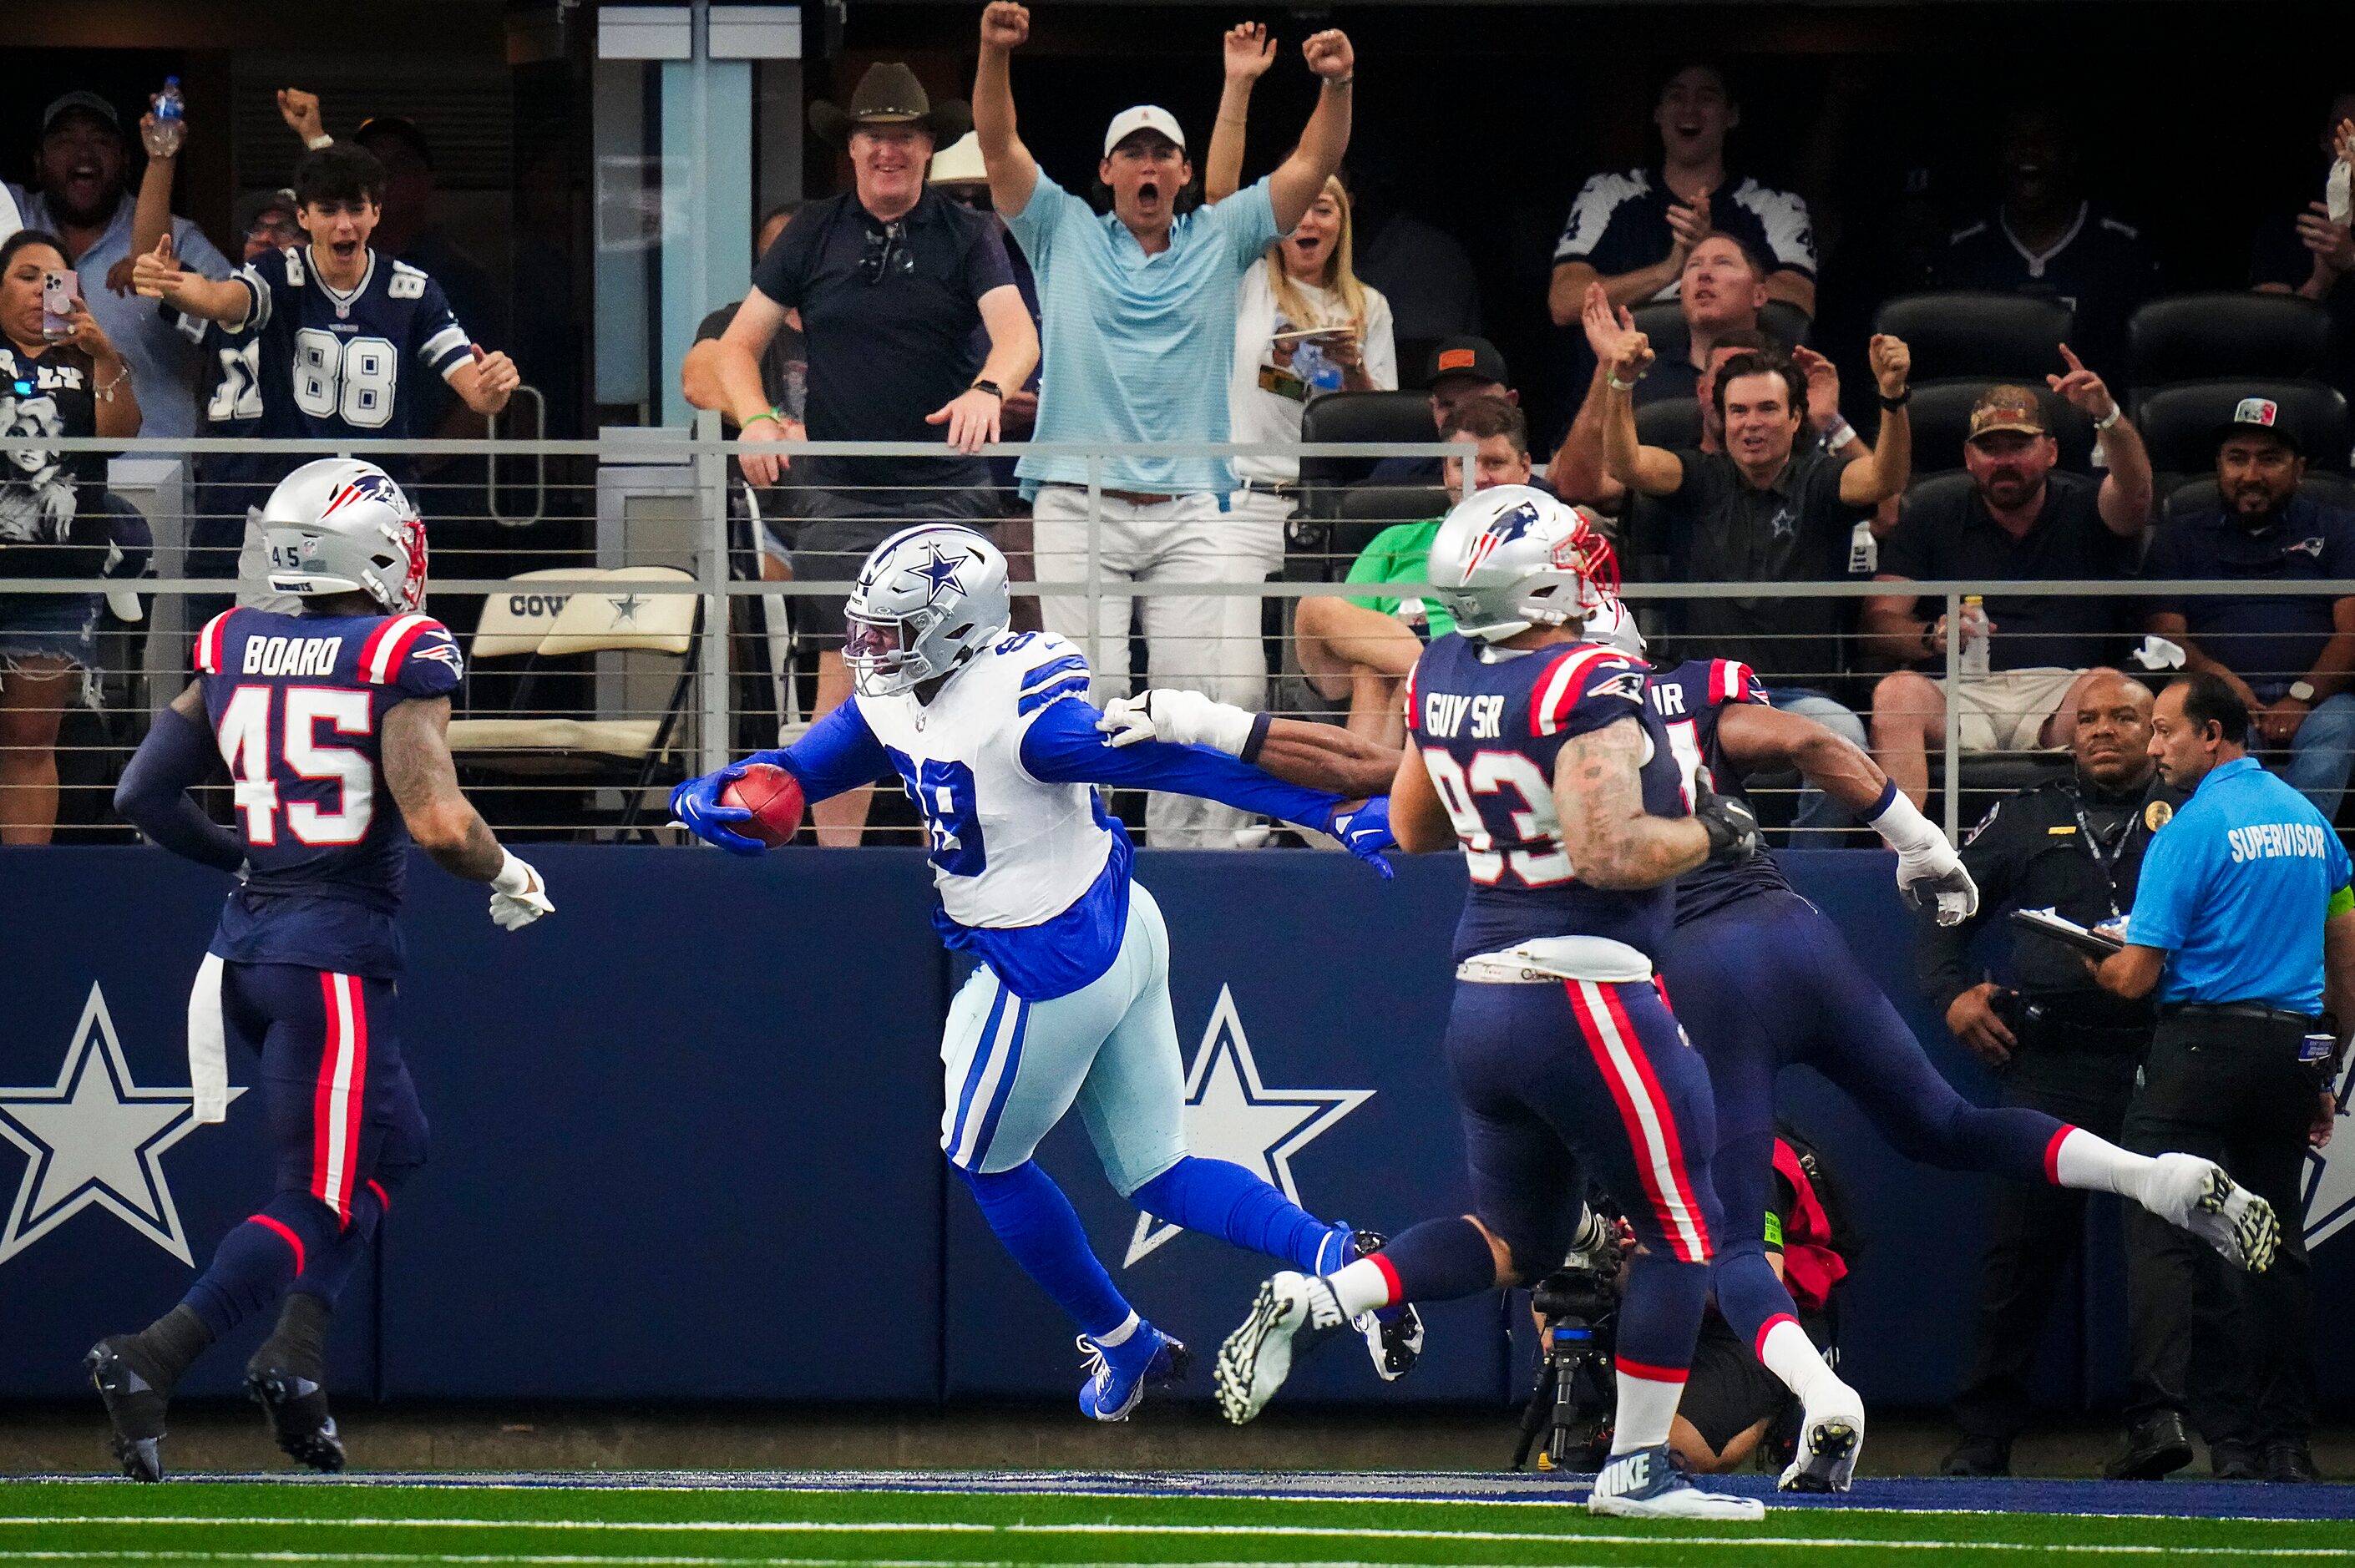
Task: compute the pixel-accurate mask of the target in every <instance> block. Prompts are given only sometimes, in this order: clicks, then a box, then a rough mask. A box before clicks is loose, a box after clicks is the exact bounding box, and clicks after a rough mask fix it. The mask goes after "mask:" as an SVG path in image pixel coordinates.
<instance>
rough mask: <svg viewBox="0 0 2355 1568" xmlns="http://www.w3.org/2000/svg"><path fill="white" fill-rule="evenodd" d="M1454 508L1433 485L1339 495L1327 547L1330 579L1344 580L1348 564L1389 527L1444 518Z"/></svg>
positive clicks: (1370, 487) (1387, 486)
mask: <svg viewBox="0 0 2355 1568" xmlns="http://www.w3.org/2000/svg"><path fill="white" fill-rule="evenodd" d="M1454 505H1455V497H1454V496H1453V495H1450V494H1449V493H1447V492H1446V491H1444V490H1442V489H1441V488H1440V487H1439V486H1437V485H1435V484H1433V485H1428V486H1423V485H1391V484H1380V485H1376V484H1367V485H1359V486H1358V487H1356V488H1355V489H1350V490H1345V491H1343V492H1342V493H1341V510H1340V514H1339V515H1338V516H1337V517H1336V518H1334V520H1333V526H1332V535H1331V539H1330V544H1329V546H1328V548H1330V550H1331V551H1332V555H1333V563H1334V567H1333V576H1334V577H1347V576H1348V571H1349V564H1350V563H1351V562H1352V561H1355V560H1356V559H1357V558H1358V556H1359V552H1360V551H1362V550H1364V549H1365V547H1366V546H1368V545H1369V544H1371V543H1373V539H1374V535H1377V534H1379V533H1380V532H1381V531H1382V530H1383V529H1385V528H1387V527H1389V526H1390V525H1391V524H1393V523H1421V522H1423V521H1425V520H1427V519H1429V518H1433V517H1444V516H1446V515H1447V510H1448V508H1449V507H1451V506H1454Z"/></svg>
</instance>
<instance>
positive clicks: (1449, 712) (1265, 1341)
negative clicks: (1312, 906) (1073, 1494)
mask: <svg viewBox="0 0 2355 1568" xmlns="http://www.w3.org/2000/svg"><path fill="white" fill-rule="evenodd" d="M1429 569H1430V574H1431V580H1432V584H1433V587H1434V588H1437V589H1438V591H1439V597H1440V599H1442V600H1443V601H1444V603H1445V604H1446V606H1447V609H1448V611H1449V613H1450V614H1452V615H1453V616H1454V617H1455V624H1456V630H1455V632H1452V633H1450V634H1449V635H1447V636H1445V637H1441V638H1436V639H1434V640H1433V642H1432V644H1431V646H1430V647H1429V648H1428V649H1426V650H1424V652H1423V658H1422V659H1421V661H1420V662H1417V664H1416V665H1415V669H1414V673H1413V675H1412V677H1411V678H1410V680H1409V682H1408V684H1407V722H1408V726H1409V734H1410V736H1411V740H1410V744H1409V747H1408V749H1407V751H1406V754H1405V756H1404V757H1403V758H1401V760H1400V763H1399V767H1398V775H1397V779H1396V781H1395V783H1394V784H1393V786H1392V789H1391V826H1392V831H1393V832H1395V833H1396V834H1397V836H1398V842H1399V846H1400V847H1401V848H1402V849H1405V850H1409V851H1414V852H1427V851H1433V850H1439V849H1443V848H1453V847H1455V846H1456V845H1457V844H1458V843H1459V842H1460V843H1461V845H1462V848H1463V852H1464V857H1465V866H1466V869H1467V870H1468V871H1469V872H1470V874H1471V879H1472V887H1471V891H1470V893H1469V895H1468V896H1467V897H1466V899H1465V906H1464V916H1463V920H1462V922H1461V923H1460V924H1459V925H1458V926H1457V927H1456V936H1455V960H1456V970H1455V980H1456V983H1455V1000H1454V1002H1453V1004H1452V1006H1451V1009H1450V1012H1449V1018H1448V1025H1447V1038H1446V1047H1445V1048H1446V1053H1447V1061H1448V1067H1449V1071H1450V1074H1451V1075H1452V1077H1453V1078H1454V1080H1455V1093H1456V1098H1457V1101H1458V1105H1459V1107H1460V1109H1461V1112H1462V1116H1463V1122H1464V1137H1465V1148H1466V1151H1467V1153H1468V1155H1469V1158H1470V1164H1471V1176H1472V1191H1473V1208H1474V1212H1473V1213H1470V1214H1465V1215H1462V1216H1458V1217H1451V1218H1447V1219H1439V1220H1426V1221H1424V1222H1423V1223H1422V1224H1417V1225H1415V1226H1413V1227H1412V1228H1411V1229H1409V1230H1408V1231H1406V1232H1405V1233H1404V1234H1401V1235H1400V1236H1399V1237H1398V1238H1397V1239H1396V1240H1394V1241H1392V1242H1391V1244H1390V1245H1389V1246H1388V1247H1386V1248H1385V1249H1384V1250H1383V1251H1382V1252H1380V1253H1378V1254H1376V1255H1373V1256H1371V1257H1368V1258H1364V1259H1361V1260H1359V1261H1358V1262H1355V1263H1352V1264H1349V1265H1348V1266H1345V1267H1343V1268H1340V1269H1338V1270H1325V1271H1322V1272H1321V1273H1309V1272H1306V1271H1303V1272H1300V1273H1284V1274H1278V1275H1277V1276H1275V1277H1273V1279H1270V1280H1269V1281H1268V1282H1267V1283H1266V1284H1265V1285H1263V1286H1262V1287H1260V1293H1259V1298H1258V1299H1257V1301H1256V1302H1255V1303H1254V1304H1253V1306H1252V1313H1251V1316H1250V1318H1249V1319H1247V1320H1245V1322H1244V1323H1243V1325H1242V1327H1241V1328H1240V1329H1237V1330H1235V1331H1234V1333H1233V1334H1231V1336H1229V1338H1228V1340H1227V1341H1226V1344H1225V1345H1224V1346H1223V1347H1222V1348H1221V1349H1220V1352H1219V1364H1218V1392H1219V1402H1220V1406H1221V1407H1222V1408H1223V1409H1224V1410H1225V1412H1226V1414H1227V1416H1228V1419H1230V1420H1231V1421H1235V1422H1243V1421H1248V1420H1250V1419H1251V1418H1252V1417H1253V1416H1254V1415H1256V1414H1259V1412H1260V1411H1261V1409H1262V1408H1263V1407H1264V1406H1265V1404H1267V1401H1268V1400H1269V1398H1270V1397H1271V1396H1273V1393H1275V1391H1276V1390H1277V1388H1279V1387H1280V1386H1281V1385H1282V1384H1283V1383H1284V1377H1285V1375H1286V1374H1287V1372H1289V1371H1290V1368H1291V1364H1292V1360H1293V1352H1294V1343H1293V1341H1294V1340H1295V1336H1297V1335H1299V1334H1301V1333H1302V1332H1303V1331H1304V1330H1323V1329H1327V1328H1330V1327H1332V1326H1334V1325H1337V1324H1338V1323H1340V1322H1341V1321H1343V1320H1344V1319H1348V1318H1350V1317H1352V1316H1354V1315H1356V1314H1359V1313H1364V1312H1368V1311H1370V1310H1374V1309H1377V1308H1393V1307H1396V1306H1399V1305H1401V1304H1402V1303H1405V1302H1412V1301H1444V1300H1450V1299H1454V1298H1458V1297H1464V1296H1471V1295H1475V1294H1477V1293H1478V1292H1481V1291H1485V1290H1490V1289H1500V1288H1505V1287H1511V1286H1515V1285H1519V1284H1522V1283H1525V1282H1528V1281H1531V1280H1534V1279H1536V1278H1538V1277H1540V1276H1541V1275H1543V1274H1545V1273H1547V1272H1548V1271H1549V1270H1550V1269H1552V1268H1553V1267H1555V1266H1557V1265H1558V1264H1559V1263H1560V1262H1561V1258H1562V1256H1563V1255H1564V1254H1565V1253H1566V1252H1567V1251H1568V1249H1569V1246H1570V1243H1571V1240H1572V1235H1571V1222H1572V1220H1573V1219H1574V1218H1575V1216H1576V1215H1577V1213H1578V1209H1579V1204H1578V1194H1579V1184H1580V1171H1581V1170H1582V1168H1583V1169H1584V1170H1585V1171H1587V1172H1589V1173H1591V1174H1592V1175H1593V1176H1594V1177H1595V1178H1597V1179H1598V1180H1600V1181H1602V1183H1603V1185H1604V1187H1605V1188H1606V1189H1607V1190H1608V1191H1609V1192H1611V1194H1612V1195H1613V1196H1614V1198H1615V1199H1617V1200H1618V1202H1620V1204H1621V1206H1622V1207H1623V1209H1624V1210H1625V1213H1626V1215H1627V1217H1628V1219H1629V1221H1630V1223H1631V1224H1633V1225H1634V1227H1635V1230H1636V1236H1637V1238H1638V1239H1639V1240H1640V1241H1641V1242H1642V1244H1643V1246H1642V1250H1641V1251H1640V1252H1638V1253H1637V1254H1636V1256H1635V1258H1634V1260H1633V1261H1632V1262H1631V1264H1630V1265H1629V1267H1628V1273H1627V1285H1626V1290H1625V1297H1624V1304H1623V1306H1622V1307H1621V1309H1620V1318H1619V1338H1618V1354H1617V1359H1616V1377H1617V1383H1618V1408H1617V1414H1616V1420H1615V1425H1614V1434H1613V1438H1612V1447H1611V1457H1610V1460H1609V1462H1608V1463H1606V1464H1605V1465H1604V1467H1603V1471H1602V1473H1601V1474H1600V1475H1599V1476H1597V1477H1596V1478H1595V1482H1594V1490H1593V1494H1592V1496H1591V1498H1590V1502H1589V1506H1590V1507H1591V1508H1593V1510H1594V1511H1595V1512H1597V1513H1604V1514H1617V1515H1625V1516H1630V1517H1637V1518H1662V1519H1706V1520H1752V1519H1757V1518H1759V1517H1760V1516H1761V1515H1762V1513H1763V1512H1764V1510H1763V1509H1762V1508H1761V1507H1760V1505H1759V1504H1758V1503H1757V1502H1756V1501H1754V1500H1753V1499H1747V1498H1735V1497H1727V1496H1724V1495H1721V1494H1718V1493H1711V1492H1704V1491H1701V1490H1700V1489H1698V1488H1696V1487H1695V1486H1694V1485H1693V1484H1692V1483H1691V1482H1690V1481H1689V1480H1688V1479H1687V1478H1685V1477H1684V1475H1683V1474H1682V1473H1681V1472H1679V1471H1678V1469H1677V1468H1676V1467H1675V1466H1674V1465H1673V1464H1672V1463H1671V1462H1670V1459H1669V1455H1668V1433H1669V1426H1670V1424H1671V1423H1672V1422H1673V1421H1674V1420H1675V1417H1676V1412H1677V1400H1678V1395H1679V1394H1680V1393H1682V1392H1683V1389H1684V1383H1685V1376H1686V1372H1687V1370H1688V1368H1689V1366H1690V1364H1691V1361H1692V1355H1693V1345H1694V1341H1695V1339H1696V1336H1697V1335H1698V1334H1699V1332H1700V1320H1701V1310H1702V1306H1703V1302H1704V1300H1705V1298H1706V1297H1707V1295H1708V1292H1709V1272H1710V1269H1709V1266H1710V1258H1711V1256H1712V1255H1714V1253H1715V1250H1716V1247H1717V1245H1719V1234H1720V1229H1721V1227H1720V1224H1719V1221H1718V1209H1717V1195H1716V1192H1715V1190H1714V1188H1713V1187H1712V1186H1711V1183H1710V1168H1709V1154H1710V1150H1711V1149H1712V1148H1714V1147H1715V1145H1716V1142H1717V1130H1716V1124H1715V1118H1714V1113H1713V1111H1712V1109H1711V1107H1710V1090H1709V1075H1708V1074H1707V1072H1706V1071H1705V1070H1704V1069H1703V1068H1702V1065H1701V1062H1700V1056H1699V1055H1698V1054H1695V1052H1694V1051H1693V1049H1692V1047H1691V1046H1690V1045H1689V1044H1687V1043H1686V1042H1685V1040H1684V1038H1683V1035H1682V1032H1681V1031H1680V1030H1679V1029H1678V1025H1677V1021H1676V1018H1675V1016H1674V1015H1673V1014H1671V1013H1670V1012H1669V1011H1668V1000H1667V998H1666V997H1665V996H1664V995H1663V994H1662V993H1661V991H1659V989H1658V987H1657V981H1656V980H1655V978H1654V976H1655V969H1656V966H1657V963H1658V961H1659V959H1660V957H1661V956H1662V954H1663V953H1664V952H1665V951H1666V950H1667V948H1668V935H1669V928H1670V925H1671V922H1672V919H1673V916H1674V913H1675V897H1676V895H1675V893H1674V890H1673V888H1672V886H1671V884H1672V882H1673V881H1674V879H1675V878H1676V876H1677V875H1678V874H1679V873H1682V872H1687V871H1690V870H1692V869H1693V868H1694V867H1696V866H1699V865H1700V864H1702V863H1705V862H1708V861H1710V860H1732V861H1740V860H1746V859H1748V858H1750V857H1752V856H1753V855H1755V854H1756V853H1758V829H1757V824H1756V822H1755V821H1753V820H1752V818H1751V816H1750V813H1749V811H1748V810H1747V809H1746V808H1745V807H1743V806H1742V805H1741V804H1740V803H1739V802H1733V801H1725V800H1719V799H1717V798H1716V797H1714V796H1712V795H1710V793H1709V792H1708V791H1707V790H1706V789H1703V790H1702V791H1701V793H1700V797H1699V799H1697V800H1694V801H1693V802H1692V803H1691V804H1690V805H1688V804H1687V801H1686V799H1685V794H1684V790H1683V788H1682V780H1681V779H1679V778H1678V768H1677V763H1676V758H1675V756H1674V755H1673V753H1672V752H1671V750H1670V748H1669V746H1668V734H1667V732H1666V731H1665V730H1664V729H1662V727H1661V726H1660V721H1659V718H1658V715H1656V714H1654V713H1653V711H1652V707H1651V704H1650V702H1649V701H1648V700H1647V696H1646V673H1645V669H1644V666H1643V664H1642V663H1641V662H1639V661H1636V660H1634V659H1630V658H1627V657H1625V655H1623V654H1621V653H1618V652H1615V651H1614V650H1612V649H1609V648H1606V647H1602V646H1599V645H1596V644H1593V643H1588V642H1583V641H1582V635H1583V634H1582V630H1581V628H1582V625H1583V624H1584V622H1585V620H1587V618H1588V617H1589V616H1591V615H1593V614H1594V613H1595V612H1596V611H1597V610H1598V609H1601V608H1602V607H1603V605H1604V603H1605V602H1607V595H1608V592H1609V590H1610V589H1611V588H1614V587H1615V586H1616V585H1617V577H1618V573H1617V569H1616V567H1615V566H1614V564H1613V562H1612V558H1611V549H1610V546H1609V545H1608V544H1606V543H1605V542H1604V540H1603V539H1602V538H1601V536H1600V535H1596V534H1594V533H1593V530H1592V529H1590V528H1589V527H1588V526H1587V524H1586V521H1585V519H1584V518H1583V517H1582V515H1581V514H1579V513H1578V512H1576V511H1575V510H1574V509H1572V508H1571V507H1568V506H1565V505H1563V504H1562V503H1560V502H1558V501H1556V500H1555V499H1553V498H1552V497H1551V496H1550V495H1547V494H1546V493H1543V492H1541V491H1535V490H1530V489H1529V488H1527V487H1524V486H1520V485H1499V486H1497V487H1496V488H1494V489H1491V490H1487V491H1483V492H1481V493H1479V494H1477V495H1476V496H1474V497H1472V498H1471V499H1470V500H1468V501H1465V503H1463V504H1461V505H1459V506H1458V507H1456V508H1455V511H1454V512H1452V513H1451V514H1449V515H1448V518H1447V521H1446V522H1445V523H1444V524H1443V525H1442V526H1441V528H1440V530H1439V534H1438V535H1437V537H1436V538H1434V539H1433V542H1432V547H1431V560H1430V568H1429Z"/></svg>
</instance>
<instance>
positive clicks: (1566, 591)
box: [1429, 484, 1619, 642]
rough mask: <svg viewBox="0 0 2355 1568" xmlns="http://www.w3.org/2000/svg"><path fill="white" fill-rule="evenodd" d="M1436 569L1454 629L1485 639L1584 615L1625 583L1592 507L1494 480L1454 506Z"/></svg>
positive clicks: (1438, 541)
mask: <svg viewBox="0 0 2355 1568" xmlns="http://www.w3.org/2000/svg"><path fill="white" fill-rule="evenodd" d="M1429 570H1430V573H1431V586H1432V587H1433V588H1436V589H1437V590H1438V592H1439V599H1440V602H1441V603H1443V604H1444V605H1445V606H1446V607H1447V613H1448V614H1450V615H1452V616H1454V617H1455V630H1458V631H1461V632H1462V633H1463V634H1464V635H1465V636H1466V637H1469V638H1473V639H1475V640H1476V641H1484V642H1494V641H1501V640H1503V639H1505V638H1508V637H1514V636H1518V634H1519V633H1521V632H1524V631H1527V630H1529V628H1530V627H1532V626H1560V625H1561V624H1562V623H1563V622H1565V621H1570V620H1586V619H1588V618H1589V617H1591V616H1593V615H1594V614H1595V613H1596V612H1597V611H1598V610H1600V609H1601V608H1602V607H1603V606H1604V604H1605V603H1607V602H1609V601H1610V597H1611V595H1612V593H1613V591H1614V589H1616V588H1618V586H1619V562H1618V557H1617V556H1614V555H1613V554H1612V550H1611V542H1610V541H1609V540H1607V539H1605V538H1604V536H1603V535H1601V534H1600V533H1598V532H1597V531H1596V530H1595V528H1594V525H1593V524H1592V523H1590V522H1589V521H1588V520H1587V517H1586V514H1584V513H1582V512H1581V511H1580V510H1579V509H1578V508H1576V507H1575V506H1572V505H1569V504H1567V503H1564V502H1561V501H1558V500H1556V499H1555V498H1554V497H1552V496H1550V495H1548V494H1547V493H1545V492H1544V491H1542V490H1537V489H1533V488H1531V487H1530V486H1529V485H1525V484H1498V485H1492V486H1490V487H1489V488H1488V489H1487V490H1483V491H1479V492H1476V493H1475V494H1474V495H1473V496H1472V497H1471V499H1469V500H1467V501H1465V502H1464V503H1461V504H1459V505H1458V506H1457V507H1456V508H1455V510H1454V511H1453V512H1450V513H1449V514H1447V520H1446V521H1445V522H1444V523H1442V524H1440V525H1439V533H1438V535H1437V536H1436V537H1434V538H1433V540H1432V542H1431V564H1430V567H1429Z"/></svg>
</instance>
